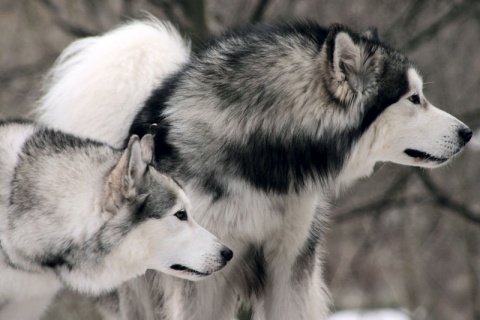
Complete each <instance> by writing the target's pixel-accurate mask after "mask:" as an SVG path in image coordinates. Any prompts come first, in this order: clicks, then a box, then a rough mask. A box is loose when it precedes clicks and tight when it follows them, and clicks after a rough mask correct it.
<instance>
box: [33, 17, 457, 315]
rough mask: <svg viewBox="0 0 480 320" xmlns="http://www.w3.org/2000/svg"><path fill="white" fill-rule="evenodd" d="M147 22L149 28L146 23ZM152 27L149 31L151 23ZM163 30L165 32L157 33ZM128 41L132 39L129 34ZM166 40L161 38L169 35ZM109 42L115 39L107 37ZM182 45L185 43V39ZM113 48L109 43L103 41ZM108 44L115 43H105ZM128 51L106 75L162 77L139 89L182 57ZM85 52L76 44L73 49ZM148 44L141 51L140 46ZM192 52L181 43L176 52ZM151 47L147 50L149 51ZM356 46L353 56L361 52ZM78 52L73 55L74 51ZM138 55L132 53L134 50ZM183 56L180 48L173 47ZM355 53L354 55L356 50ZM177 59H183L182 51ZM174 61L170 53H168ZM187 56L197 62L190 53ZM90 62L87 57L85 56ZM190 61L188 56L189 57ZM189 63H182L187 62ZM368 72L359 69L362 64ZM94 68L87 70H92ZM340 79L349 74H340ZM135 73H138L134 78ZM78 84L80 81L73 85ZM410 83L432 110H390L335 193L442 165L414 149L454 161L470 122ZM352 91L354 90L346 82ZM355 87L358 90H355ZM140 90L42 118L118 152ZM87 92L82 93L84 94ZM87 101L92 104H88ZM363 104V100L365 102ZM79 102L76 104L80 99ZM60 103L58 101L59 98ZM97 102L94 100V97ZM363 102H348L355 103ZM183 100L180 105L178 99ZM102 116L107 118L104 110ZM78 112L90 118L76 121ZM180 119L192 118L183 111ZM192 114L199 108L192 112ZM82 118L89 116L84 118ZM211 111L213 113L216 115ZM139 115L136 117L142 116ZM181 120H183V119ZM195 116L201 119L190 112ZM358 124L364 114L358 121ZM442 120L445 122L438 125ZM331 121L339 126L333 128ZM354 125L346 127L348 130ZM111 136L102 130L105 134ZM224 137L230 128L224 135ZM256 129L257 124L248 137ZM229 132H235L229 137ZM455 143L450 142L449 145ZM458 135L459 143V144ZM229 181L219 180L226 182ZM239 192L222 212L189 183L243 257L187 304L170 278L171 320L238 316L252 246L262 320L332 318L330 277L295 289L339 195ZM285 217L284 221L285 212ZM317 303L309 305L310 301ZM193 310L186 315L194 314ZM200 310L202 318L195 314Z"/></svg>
mask: <svg viewBox="0 0 480 320" xmlns="http://www.w3.org/2000/svg"><path fill="white" fill-rule="evenodd" d="M139 24H140V23H139ZM147 26H148V24H147ZM155 30H156V31H157V32H158V30H160V29H158V28H157V29H155ZM115 32H118V36H119V38H122V40H123V41H125V42H127V41H130V40H128V32H126V30H124V31H122V29H118V30H117V31H114V32H113V33H112V34H114V33H115ZM123 32H124V33H125V35H124V37H123V36H122V34H121V33H123ZM160 33H161V32H160ZM105 37H108V34H107V35H106V36H105ZM177 40H179V38H178V37H176V38H175V41H177ZM101 41H103V40H101ZM105 41H107V40H106V38H105ZM338 41H339V42H338V45H339V48H340V50H341V51H342V52H336V53H335V59H337V60H338V57H339V56H340V55H341V54H346V55H349V56H350V55H351V59H350V62H351V63H352V64H354V65H356V66H357V64H358V63H359V62H358V61H357V55H358V54H359V52H358V50H357V49H356V46H355V44H354V43H353V42H352V41H351V39H350V37H348V35H345V36H340V38H339V40H338ZM131 43H132V45H128V46H127V45H126V46H125V47H124V49H125V51H124V52H121V53H120V52H116V53H113V52H112V53H111V54H110V53H109V54H107V53H105V57H108V59H107V58H105V60H108V61H103V62H105V63H106V64H105V65H101V64H97V65H96V66H95V68H96V72H97V73H98V74H101V75H102V76H112V77H115V76H116V78H119V79H121V78H122V77H131V76H134V77H135V75H136V72H131V71H128V70H134V69H135V68H142V69H143V68H144V69H149V70H157V71H158V72H157V73H152V74H150V78H149V77H148V76H147V77H142V78H139V77H136V79H137V80H138V83H136V87H142V88H149V90H151V89H152V83H154V82H155V81H152V78H153V77H160V78H161V77H164V76H165V75H164V74H162V71H161V70H160V69H159V68H158V66H157V65H155V59H154V57H155V56H157V55H159V54H160V52H159V50H167V52H168V51H170V52H172V51H171V50H172V49H171V48H167V47H166V46H164V47H155V48H151V47H150V43H141V44H140V43H134V42H131ZM74 46H75V43H74V44H73V45H72V47H74ZM136 46H138V48H137V47H136ZM178 47H183V46H182V44H178V45H177V46H176V47H175V48H178ZM144 48H145V49H144ZM352 48H353V49H352ZM70 50H71V49H70V48H69V49H67V52H68V51H70ZM130 50H131V51H130ZM137 50H138V52H142V54H143V55H145V56H144V59H142V60H136V59H132V60H129V62H128V63H129V66H128V67H126V68H125V69H124V71H122V72H120V71H115V72H113V73H111V72H112V71H111V70H110V68H109V67H108V66H109V65H110V64H112V63H115V61H116V59H118V58H117V57H119V56H124V55H126V56H129V55H131V54H133V53H134V52H137ZM173 50H176V49H173ZM352 50H353V51H352ZM173 52H175V51H173ZM162 54H164V52H162ZM184 54H187V53H186V51H184ZM81 55H83V53H81ZM185 60H186V58H185ZM179 64H180V63H179ZM179 64H174V63H172V64H171V69H169V72H171V71H173V70H174V69H176V68H177V69H178V68H179ZM357 67H358V66H357ZM89 68H93V67H92V66H87V70H88V69H89ZM55 69H60V70H61V71H62V72H61V75H62V76H63V77H65V78H66V79H65V80H67V81H71V80H76V81H77V83H80V82H81V81H82V80H81V79H84V78H85V76H86V75H88V73H86V72H85V74H84V73H83V71H82V65H81V64H66V65H65V64H62V61H60V64H58V65H57V66H56V67H54V71H53V73H54V74H55V73H56V71H55ZM337 71H339V70H337ZM129 72H131V73H132V74H130V73H129ZM70 78H71V79H70ZM63 81H64V80H63V79H62V78H58V79H56V81H54V82H53V86H52V87H51V89H50V91H49V92H57V91H60V89H62V90H65V89H64V88H62V82H63ZM409 81H410V85H411V93H413V92H416V93H418V94H420V95H421V97H422V99H423V101H424V103H423V105H421V106H419V105H413V104H412V103H411V102H410V101H409V100H408V97H409V95H410V94H411V93H409V95H407V96H405V97H404V98H402V99H401V100H400V101H398V102H397V103H395V104H394V105H392V106H390V107H389V108H387V110H385V112H383V113H382V114H381V115H380V116H379V117H378V118H377V119H376V120H375V122H374V123H373V124H372V125H371V126H370V127H369V129H368V130H367V132H365V133H364V134H363V136H362V137H361V139H360V141H358V142H357V143H356V145H355V146H354V148H353V150H352V153H351V155H350V157H349V159H348V161H347V164H346V166H345V168H344V169H343V171H342V172H341V173H340V176H339V178H338V185H337V186H334V187H337V188H338V189H339V188H340V187H341V186H348V185H350V184H351V183H353V182H354V181H355V180H357V179H358V178H361V177H364V176H368V175H370V174H371V173H372V171H373V167H374V165H375V163H376V162H379V161H391V162H395V163H401V164H406V165H415V166H424V167H434V166H437V165H438V164H436V163H434V162H430V161H426V160H422V161H419V160H416V159H414V158H411V157H409V156H407V155H406V154H405V153H404V150H405V149H406V148H415V149H419V150H421V151H424V152H428V153H429V154H432V155H435V156H437V157H443V156H445V157H451V156H452V154H450V153H449V151H448V148H445V147H444V146H443V145H444V143H443V142H445V139H447V140H449V139H450V138H451V139H452V140H453V138H454V135H455V134H458V131H457V129H458V127H459V126H460V125H461V123H460V122H459V121H458V120H457V119H455V118H453V117H452V116H450V115H448V114H446V113H444V112H442V111H440V110H438V109H436V108H435V107H433V106H432V105H430V104H429V103H428V102H427V101H426V100H424V97H423V94H422V91H421V89H422V88H421V86H422V82H421V79H420V77H419V76H418V74H417V73H416V72H415V70H413V69H412V70H411V71H409ZM95 83H96V84H97V85H98V86H99V87H98V88H95V89H93V90H92V92H93V93H95V92H98V91H100V92H101V91H105V92H108V91H112V90H115V89H117V88H122V82H121V81H120V84H118V79H117V80H116V81H115V82H112V81H103V82H95ZM344 85H346V84H344ZM353 85H355V84H353ZM133 88H134V87H131V88H127V89H126V90H122V91H121V92H120V91H118V92H119V94H117V95H108V97H104V96H102V95H100V97H99V98H97V96H96V95H95V94H92V95H91V97H90V96H89V93H88V90H87V89H85V90H83V89H78V87H76V86H74V87H72V88H71V89H72V90H73V91H68V92H65V95H66V96H68V97H70V107H69V108H65V110H59V109H58V106H59V105H61V104H62V103H61V101H62V99H60V98H58V97H59V96H57V95H53V94H50V93H49V94H48V95H47V99H44V100H43V102H42V105H41V112H42V113H43V115H42V120H43V121H46V122H47V123H50V124H54V125H58V124H59V121H61V118H63V117H70V118H71V119H72V122H69V123H67V122H65V129H68V130H75V132H77V133H81V134H86V135H88V136H90V137H93V138H97V139H103V140H104V141H108V142H110V143H114V144H118V143H120V142H121V141H120V140H118V136H121V137H125V135H126V133H127V131H128V127H129V124H130V123H131V118H133V115H134V114H135V113H136V112H137V111H138V110H139V108H140V105H141V102H143V101H144V100H145V99H146V98H147V97H148V94H149V93H150V91H149V90H145V91H142V92H143V94H144V96H141V95H137V94H138V92H136V91H134V90H133ZM357 89H358V90H363V91H364V92H365V91H368V90H369V88H363V87H362V88H357ZM338 90H340V91H339V92H338V93H339V95H343V93H342V92H343V91H342V90H345V88H339V89H338ZM78 93H81V95H77V94H78ZM85 95H86V96H87V99H84V98H83V96H85ZM132 96H135V98H134V99H133V100H135V102H134V103H131V102H128V103H127V102H126V100H127V99H130V97H132ZM359 96H360V97H361V94H360V95H359ZM72 97H73V99H72ZM50 98H51V99H50ZM90 98H91V99H90ZM104 98H108V99H109V101H108V102H106V103H108V105H107V104H106V103H100V101H103V99H104ZM353 98H354V96H352V97H347V99H351V100H352V104H353V103H356V101H353ZM173 102H175V101H173ZM111 105H114V106H118V105H122V106H125V108H130V110H132V113H131V114H129V115H130V116H129V117H130V118H129V121H125V117H124V116H123V115H120V114H117V113H115V112H114V113H111V114H110V113H109V114H108V116H106V114H107V113H108V112H109V111H108V110H110V109H109V108H110V107H108V106H111ZM99 108H101V109H102V110H103V109H105V111H102V114H99V111H98V109H99ZM73 110H81V115H80V113H76V114H75V112H74V111H73ZM176 110H177V112H182V111H181V110H180V111H179V110H178V109H176ZM189 111H191V110H189ZM79 112H80V111H79ZM201 112H204V111H201V110H199V114H198V116H199V117H202V116H206V117H208V116H217V117H220V116H221V115H205V114H202V113H201ZM207 112H208V110H207ZM132 114H133V115H132ZM177 115H178V114H177ZM190 115H192V114H190ZM357 116H358V115H357ZM432 119H434V120H435V121H432ZM326 121H327V122H328V121H330V120H328V119H327V120H326ZM335 121H338V122H339V123H340V122H342V119H331V123H333V124H336V122H335ZM85 123H88V124H89V126H92V128H94V127H93V125H95V126H96V129H90V128H86V127H85ZM340 124H341V125H344V123H343V122H342V123H340ZM99 127H101V128H102V129H101V130H99V129H98V128H99ZM214 129H216V130H220V131H221V130H223V129H225V131H226V129H228V128H223V127H218V128H214ZM245 130H248V124H246V129H245ZM106 131H107V132H115V134H114V135H112V136H110V135H106V134H105V132H106ZM225 134H229V133H228V132H226V133H225ZM444 136H446V137H447V138H444ZM449 137H450V138H449ZM222 178H223V177H219V179H222ZM226 179H228V184H227V187H228V188H229V190H228V191H229V193H230V194H234V195H235V197H231V198H230V199H229V200H228V201H219V202H218V203H214V204H212V203H211V201H210V199H206V198H205V194H204V193H203V192H202V191H201V190H197V188H196V186H195V185H193V184H187V185H186V186H185V190H186V193H187V195H188V196H189V197H190V199H191V201H192V203H194V210H193V212H192V214H193V215H194V217H195V219H196V220H197V221H198V222H199V223H200V224H201V225H203V226H204V227H205V228H207V230H210V231H212V232H213V233H214V234H216V235H217V236H218V237H219V238H221V239H222V241H225V243H226V244H227V245H228V246H229V247H230V248H231V249H232V250H233V251H234V252H235V253H236V255H235V257H234V258H233V260H232V263H230V264H229V265H228V266H227V267H226V268H224V269H223V270H222V271H220V272H219V276H215V277H211V278H209V279H206V280H205V281H202V282H199V283H198V284H197V287H196V288H197V289H198V291H199V292H200V291H201V294H200V295H198V297H197V298H196V299H193V300H192V301H190V300H189V301H184V295H183V292H182V287H181V286H177V285H176V284H177V280H175V279H172V278H170V277H162V281H161V284H160V283H155V284H154V285H158V286H161V287H162V290H163V292H164V303H165V307H166V309H168V311H167V312H168V313H169V316H170V318H169V319H183V320H188V319H190V320H199V319H200V320H202V319H203V320H211V319H227V318H228V317H231V315H232V314H233V312H234V310H235V308H236V307H238V303H232V302H231V301H238V299H237V298H238V295H239V293H238V292H237V291H236V288H239V287H241V284H240V285H239V284H238V282H239V281H242V280H241V279H238V273H239V272H240V271H241V270H240V268H241V262H242V261H241V259H242V256H243V254H244V253H245V251H246V250H247V246H248V244H249V243H262V245H263V248H264V251H265V252H264V254H265V259H266V261H267V263H266V265H267V266H268V267H269V268H270V269H269V270H267V273H268V275H269V279H268V281H267V283H266V287H265V290H266V294H265V297H266V298H265V299H264V300H261V301H256V303H257V305H261V306H263V308H256V310H255V312H256V313H255V315H254V319H272V320H273V319H275V320H277V319H326V318H327V314H328V300H329V297H328V293H327V290H326V285H325V283H324V282H323V280H322V279H321V277H318V278H315V279H314V281H312V283H310V284H308V285H307V286H306V287H301V288H298V287H295V286H293V285H291V279H292V272H293V271H292V268H291V266H292V265H293V263H294V259H295V256H296V255H297V254H298V253H299V252H300V250H301V249H302V245H303V244H304V243H305V240H306V238H307V236H308V231H309V230H308V229H306V228H307V227H308V226H310V225H311V224H312V221H313V219H314V218H315V208H317V209H318V208H321V209H322V210H323V209H326V207H328V205H327V202H326V197H327V195H328V193H329V191H330V190H320V191H319V190H318V189H315V188H314V186H313V185H312V186H309V187H307V188H306V190H304V192H303V193H301V194H296V195H290V196H278V197H277V196H272V195H266V194H264V193H262V192H259V191H258V190H254V189H253V188H252V187H251V186H250V185H248V184H247V183H245V182H244V181H237V180H235V179H232V178H230V177H227V178H226ZM279 212H281V214H279ZM315 268H316V269H317V270H316V271H315V273H314V274H315V275H321V263H320V262H319V263H317V264H316V265H315ZM305 301H307V303H306V302H305ZM299 305H302V306H303V305H307V306H308V307H307V308H305V309H302V310H299V309H298V308H297V307H296V306H299ZM186 306H188V308H187V309H186V308H185V307H186ZM192 310H193V311H192Z"/></svg>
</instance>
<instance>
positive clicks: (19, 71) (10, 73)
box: [0, 54, 58, 85]
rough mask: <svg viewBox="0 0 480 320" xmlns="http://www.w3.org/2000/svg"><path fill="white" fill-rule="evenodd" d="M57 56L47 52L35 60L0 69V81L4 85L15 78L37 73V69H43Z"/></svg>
mask: <svg viewBox="0 0 480 320" xmlns="http://www.w3.org/2000/svg"><path fill="white" fill-rule="evenodd" d="M57 56H58V54H49V55H46V56H45V57H43V58H41V59H40V60H37V61H35V62H32V63H27V64H25V65H19V66H14V67H11V68H8V69H5V70H2V71H0V83H2V84H3V85H5V84H8V83H9V82H11V81H13V80H15V79H18V78H21V77H29V76H32V75H34V74H36V73H38V72H39V71H43V69H44V68H45V67H46V66H49V65H50V64H51V63H52V61H54V60H55V58H56V57H57Z"/></svg>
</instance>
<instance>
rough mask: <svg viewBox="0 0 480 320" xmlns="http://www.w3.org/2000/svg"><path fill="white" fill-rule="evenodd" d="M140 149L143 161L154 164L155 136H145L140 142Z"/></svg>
mask: <svg viewBox="0 0 480 320" xmlns="http://www.w3.org/2000/svg"><path fill="white" fill-rule="evenodd" d="M140 147H141V149H142V157H143V161H145V162H146V163H152V161H153V148H154V141H153V135H151V134H146V135H144V136H143V138H142V139H141V140H140Z"/></svg>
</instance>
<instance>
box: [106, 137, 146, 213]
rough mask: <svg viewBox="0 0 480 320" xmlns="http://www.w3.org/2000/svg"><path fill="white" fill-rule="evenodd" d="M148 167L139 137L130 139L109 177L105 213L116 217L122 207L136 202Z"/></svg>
mask: <svg viewBox="0 0 480 320" xmlns="http://www.w3.org/2000/svg"><path fill="white" fill-rule="evenodd" d="M147 165H148V164H147V163H146V162H145V161H144V160H143V156H142V151H141V147H140V142H139V140H138V136H136V135H134V136H132V137H130V140H129V142H128V146H127V148H126V149H125V151H124V152H123V153H122V155H121V156H120V159H119V160H118V162H117V164H116V165H115V167H114V168H113V170H112V171H111V172H110V174H109V175H108V177H107V181H106V185H105V188H106V190H105V203H104V211H106V212H109V213H110V214H112V215H114V214H116V212H117V211H118V209H119V208H120V207H121V206H122V205H124V204H125V203H132V202H133V201H134V200H135V198H136V196H137V195H138V187H139V185H140V183H141V181H142V179H143V175H144V173H145V170H146V169H147Z"/></svg>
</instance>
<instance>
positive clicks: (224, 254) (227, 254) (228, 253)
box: [220, 247, 233, 261]
mask: <svg viewBox="0 0 480 320" xmlns="http://www.w3.org/2000/svg"><path fill="white" fill-rule="evenodd" d="M220 254H221V255H222V257H223V259H225V261H230V260H232V258H233V252H232V250H230V249H228V248H227V247H224V248H223V249H222V251H220Z"/></svg>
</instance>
